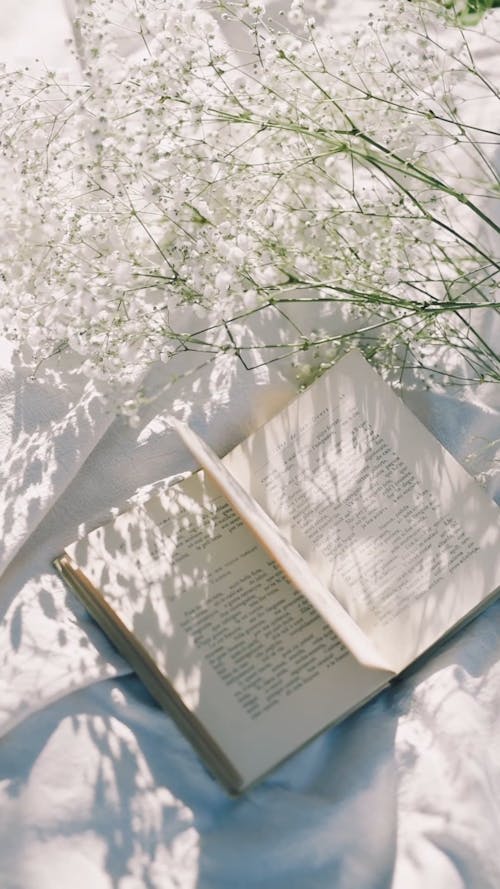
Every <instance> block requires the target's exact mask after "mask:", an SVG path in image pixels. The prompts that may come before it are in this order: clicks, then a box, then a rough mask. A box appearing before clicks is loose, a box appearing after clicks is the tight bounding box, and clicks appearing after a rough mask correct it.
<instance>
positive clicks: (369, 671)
mask: <svg viewBox="0 0 500 889" xmlns="http://www.w3.org/2000/svg"><path fill="white" fill-rule="evenodd" d="M176 425H177V429H178V432H179V434H180V435H181V436H182V438H183V440H184V442H185V444H186V445H187V447H188V448H189V449H190V451H191V452H192V454H193V455H194V456H195V458H196V460H197V461H198V463H199V464H200V466H201V467H202V468H201V470H200V471H199V472H197V473H195V474H193V475H191V476H190V477H189V478H187V479H184V480H183V481H181V482H180V483H178V484H175V485H173V486H171V487H165V488H164V489H163V490H161V491H160V492H159V493H158V494H156V495H155V496H153V497H152V498H151V499H150V500H148V501H147V502H146V503H144V504H141V505H138V506H135V507H134V508H132V509H130V510H129V511H127V512H124V513H122V514H121V515H119V516H118V517H117V518H116V519H115V520H114V521H112V522H110V523H108V524H107V525H104V526H102V527H100V528H97V529H96V530H95V531H93V532H92V533H90V534H89V535H88V536H87V537H85V538H83V539H81V540H79V541H77V542H76V543H74V544H72V545H71V546H68V547H67V548H66V550H65V552H64V553H63V555H62V556H61V557H60V558H59V559H57V561H56V565H57V567H58V569H59V570H60V571H61V573H62V574H63V576H64V577H65V578H66V579H67V580H68V582H69V583H70V585H71V586H72V588H73V589H74V590H75V591H76V593H77V594H78V596H79V597H80V598H81V599H82V600H83V602H84V604H85V605H86V607H87V608H88V610H89V611H90V613H91V614H92V615H93V617H94V618H95V619H96V621H97V622H98V623H99V624H100V626H101V627H102V629H103V630H104V631H105V633H107V635H108V636H109V637H110V639H111V641H112V642H113V643H114V644H115V645H116V647H117V648H118V650H119V651H120V652H121V653H122V654H123V655H124V657H125V658H126V659H127V660H128V661H129V663H130V664H131V666H132V667H133V668H134V669H135V670H136V671H137V673H138V674H139V676H140V677H141V678H142V680H143V681H144V683H145V684H146V685H147V687H148V688H149V690H150V691H151V692H152V694H153V695H154V697H155V698H156V699H157V700H158V702H159V703H160V705H161V706H163V707H164V708H165V709H166V710H167V711H168V712H169V713H171V714H172V715H173V716H174V718H176V719H177V721H178V723H179V725H180V726H181V727H182V728H183V729H184V731H185V732H186V734H187V735H188V736H189V738H190V739H191V740H192V742H193V744H194V745H195V746H196V747H197V749H198V750H199V751H200V753H201V754H202V756H203V757H204V759H205V761H206V763H207V764H208V766H209V767H210V769H211V770H212V771H213V772H214V773H215V774H216V775H218V776H219V778H220V779H221V780H222V781H223V782H224V783H225V785H226V786H227V787H228V788H229V789H230V790H232V791H235V792H239V791H241V790H243V789H244V788H246V787H247V786H248V785H249V784H251V783H253V782H254V781H256V780H257V779H258V778H259V777H261V776H262V775H263V774H265V773H266V772H267V771H269V770H270V769H271V768H272V767H273V766H275V765H277V763H279V762H280V761H281V760H282V759H284V758H285V757H286V756H288V755H289V754H291V753H292V752H293V751H295V750H296V749H297V748H298V747H300V746H301V745H303V744H304V743H305V742H306V741H308V740H309V739H311V738H312V737H313V736H315V735H316V734H317V733H318V732H320V731H321V730H322V729H324V728H325V727H326V726H328V725H330V724H331V723H333V722H335V721H338V720H340V719H342V718H344V717H345V716H346V715H347V714H349V713H350V712H352V711H353V710H355V709H356V708H358V707H360V706H361V705H362V704H363V703H364V702H365V701H367V700H368V699H370V698H371V697H372V696H373V695H375V694H377V693H378V692H379V691H381V689H383V688H384V687H385V686H386V685H387V684H388V683H389V682H390V681H391V679H392V678H393V677H395V676H396V675H398V674H399V673H400V672H401V671H402V670H404V669H406V668H407V667H408V666H409V665H410V664H412V663H413V662H414V660H415V659H417V658H418V657H420V656H421V655H422V654H423V653H424V652H427V651H428V650H429V649H430V648H431V647H432V646H433V645H434V644H435V643H436V642H437V641H438V640H440V639H442V638H443V636H444V635H446V634H447V633H449V632H450V631H452V630H454V629H456V628H457V626H458V625H459V624H461V623H463V622H464V621H465V620H467V619H469V618H470V617H471V616H472V615H473V614H474V613H475V612H477V611H478V610H479V609H482V608H484V607H485V606H486V604H487V603H488V602H489V601H490V599H491V598H492V597H493V596H494V595H495V592H496V590H497V586H498V584H499V583H500V522H499V517H500V513H499V510H498V508H497V507H496V506H495V504H494V503H493V502H492V501H491V500H490V499H489V498H488V496H487V495H486V493H485V492H484V491H483V490H482V488H481V487H480V486H479V485H478V484H477V483H476V482H474V481H473V479H471V478H470V476H469V475H468V474H467V473H466V472H465V471H464V470H463V469H462V468H461V467H460V466H459V464H458V463H457V462H456V461H455V460H454V459H453V458H452V457H451V456H450V455H449V454H448V453H447V452H446V451H445V449H444V448H443V447H442V446H441V445H440V444H439V442H438V441H437V440H436V439H435V438H434V437H433V436H432V435H431V434H430V433H429V432H428V431H427V430H426V429H425V427H424V426H423V425H422V424H421V423H420V422H419V421H418V420H417V419H416V418H415V417H414V416H413V414H412V413H411V412H410V411H409V410H408V409H407V408H406V407H405V406H404V404H403V403H402V402H401V400H400V399H399V398H398V397H397V396H396V395H395V394H394V393H393V392H392V390H391V389H390V387H389V386H387V385H386V384H385V383H384V382H383V381H382V380H381V379H380V377H379V376H378V375H377V374H376V373H375V371H374V370H373V369H372V368H371V367H370V366H369V365H368V364H367V362H366V361H365V360H364V359H363V358H362V356H361V355H360V354H359V353H357V352H350V353H349V354H348V355H347V356H345V357H344V358H343V359H342V360H341V361H339V362H338V363H337V365H336V366H335V367H334V368H333V369H331V370H330V371H328V372H327V373H325V374H324V375H323V376H322V377H321V378H320V379H318V380H316V382H314V383H313V385H312V386H311V387H310V388H309V389H307V390H306V391H305V392H303V393H302V394H301V395H299V396H298V397H297V398H296V399H295V400H293V401H292V402H291V404H289V405H288V407H286V408H285V409H284V410H283V411H281V412H280V413H279V414H277V415H276V416H275V417H274V418H273V419H271V420H270V421H269V422H267V423H266V424H265V425H264V426H262V427H261V428H260V429H259V430H257V432H255V433H254V434H253V435H251V436H250V437H249V438H248V439H246V440H245V441H244V442H243V443H242V444H241V445H239V446H238V447H237V448H235V449H234V450H233V451H231V453H230V454H228V455H227V456H226V457H224V459H222V460H220V459H219V458H218V457H217V456H216V455H215V454H214V453H213V452H212V451H211V450H210V449H209V448H208V447H207V445H206V444H204V443H203V442H202V441H201V439H200V438H199V437H198V436H197V435H196V434H195V433H194V432H193V431H192V430H191V429H189V428H188V427H187V426H185V425H182V424H176Z"/></svg>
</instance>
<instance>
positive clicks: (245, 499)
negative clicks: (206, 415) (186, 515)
mask: <svg viewBox="0 0 500 889" xmlns="http://www.w3.org/2000/svg"><path fill="white" fill-rule="evenodd" d="M172 428H174V429H175V430H176V431H177V433H178V434H179V436H180V437H181V439H182V441H183V442H184V444H185V445H186V447H187V448H188V450H189V451H190V453H191V454H192V455H193V457H194V458H195V459H196V460H197V461H198V463H199V464H200V466H201V467H202V469H203V470H204V471H205V472H206V473H207V475H209V476H210V478H211V479H212V481H213V482H214V483H215V484H216V486H217V487H218V488H219V490H220V491H221V492H222V493H223V494H224V496H225V497H226V499H227V501H228V502H229V503H230V504H231V506H232V507H233V509H234V511H235V512H236V513H237V514H238V515H239V516H240V518H241V519H242V521H243V522H244V523H245V525H246V526H247V527H248V528H249V529H250V530H251V531H252V533H253V534H254V536H255V537H256V538H257V540H258V541H259V543H260V545H261V546H262V547H263V548H264V549H265V550H266V552H267V553H268V554H269V555H270V556H271V557H272V558H273V559H274V561H275V562H276V563H277V564H278V565H279V567H280V568H281V570H282V571H283V573H284V574H285V575H286V577H287V578H288V580H289V581H290V583H292V584H293V586H294V587H296V589H297V590H299V592H300V593H302V595H303V596H305V597H306V598H307V599H308V601H309V602H310V603H311V605H312V606H313V607H314V608H315V610H316V611H317V612H318V613H319V614H320V615H321V617H322V618H323V620H324V621H325V622H326V623H327V624H328V625H329V626H330V627H331V629H332V630H333V631H334V632H335V633H336V634H337V636H338V637H339V639H340V640H341V641H342V642H343V643H344V645H345V646H346V647H347V648H348V649H349V651H350V652H351V654H353V655H354V657H355V658H356V660H357V661H358V662H359V663H360V664H362V665H363V666H365V667H367V668H368V669H370V670H379V671H382V672H384V673H386V674H387V675H388V677H391V676H395V675H396V672H397V671H396V670H395V669H394V667H393V666H391V664H390V663H389V662H388V661H387V660H386V658H385V657H384V656H383V654H382V653H381V652H380V651H379V650H378V649H377V647H376V646H375V645H374V643H373V642H372V640H371V639H370V638H369V637H368V636H367V635H366V634H365V633H364V632H363V630H362V629H361V628H360V627H359V626H358V624H357V623H356V622H355V621H354V620H353V618H352V617H351V615H350V614H349V613H348V612H347V611H346V610H345V608H343V607H342V605H341V604H340V602H338V601H337V599H336V598H335V596H334V595H333V594H332V593H331V592H330V591H329V590H328V589H327V587H326V586H324V584H323V583H322V582H321V581H320V580H319V579H318V578H317V577H316V576H315V574H314V573H313V571H312V570H311V568H310V566H309V564H308V563H307V562H306V560H305V559H304V558H303V557H302V556H301V555H300V554H299V553H298V552H297V551H296V550H295V549H294V547H293V546H291V544H290V543H289V542H288V540H287V539H286V538H285V537H284V536H283V534H282V533H281V531H280V529H279V528H278V526H277V525H276V524H275V523H274V522H273V520H272V519H271V518H270V517H269V516H268V515H267V513H266V512H265V511H264V510H263V509H262V507H261V506H260V504H259V503H257V501H256V500H254V499H253V497H251V496H250V494H248V492H247V491H246V490H245V489H244V488H243V487H242V486H241V484H240V482H239V481H238V480H237V478H236V477H235V476H234V475H233V474H232V473H231V472H230V471H229V470H228V469H227V467H226V466H225V465H224V463H223V461H222V460H221V459H220V457H218V456H217V454H215V453H214V451H212V449H211V448H210V447H209V446H208V445H207V444H206V442H204V441H203V439H201V438H200V437H199V435H197V433H196V432H194V430H193V429H191V428H190V426H188V425H187V423H183V422H181V421H180V420H173V421H172Z"/></svg>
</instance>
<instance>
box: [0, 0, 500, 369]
mask: <svg viewBox="0 0 500 889" xmlns="http://www.w3.org/2000/svg"><path fill="white" fill-rule="evenodd" d="M320 6H321V3H320V2H319V3H316V4H315V3H313V2H312V0H292V2H291V4H290V5H289V12H288V17H289V20H290V24H291V25H293V26H294V31H293V33H292V32H291V30H290V31H288V30H287V28H286V27H284V25H283V24H280V25H279V26H278V25H276V23H273V22H271V21H269V20H268V19H267V18H266V17H265V15H264V13H265V4H264V3H263V2H260V0H241V2H236V0H224V2H222V0H221V2H220V3H219V2H217V0H211V2H209V0H206V2H200V4H199V6H194V5H193V4H191V3H189V4H188V3H185V2H183V0H169V3H168V4H157V3H155V2H153V0H140V2H138V4H137V6H136V11H131V9H132V7H131V5H130V3H128V2H126V0H114V2H113V15H112V16H111V15H110V14H109V2H108V0H78V18H77V27H76V35H77V49H78V52H79V53H80V56H81V57H82V60H83V64H84V77H83V78H82V82H81V83H73V82H72V81H70V80H69V79H68V78H60V77H58V76H57V75H55V74H53V73H51V72H49V73H47V74H46V75H45V76H41V75H40V74H39V73H37V74H34V73H31V72H26V71H17V72H13V73H12V74H7V73H4V74H3V76H2V80H1V87H0V103H1V107H0V115H1V121H2V126H1V128H0V149H1V152H2V157H3V163H4V165H5V169H6V170H7V169H8V176H7V175H5V176H4V177H3V180H4V182H7V180H8V188H7V187H6V186H4V192H5V193H4V195H3V197H4V200H3V206H4V208H5V209H4V218H3V232H1V233H0V260H1V266H2V273H3V277H2V279H1V280H0V318H1V319H2V322H3V326H4V328H5V331H6V333H7V335H8V336H9V337H10V338H11V339H12V340H13V341H14V342H16V343H17V344H19V345H20V346H22V345H23V344H27V345H28V346H29V348H30V349H31V351H32V353H33V355H34V363H35V364H36V365H37V366H38V367H39V368H43V363H44V360H45V359H46V358H47V357H48V356H53V355H54V354H56V353H59V352H60V351H62V350H66V351H70V352H72V353H73V354H74V356H75V357H77V358H78V360H79V361H81V359H83V362H81V369H82V372H83V373H84V374H85V375H87V376H90V377H94V378H95V379H98V380H101V379H102V380H111V381H113V380H119V381H121V382H123V381H124V380H128V381H130V382H133V381H134V380H137V379H138V378H139V375H140V373H141V372H142V371H143V370H144V369H145V368H147V367H148V365H149V364H150V363H151V362H153V361H155V360H158V359H159V360H161V361H168V360H170V358H171V357H172V356H173V355H175V353H176V352H177V351H184V350H185V349H186V348H188V349H189V348H196V349H197V350H204V349H207V350H208V351H209V352H210V353H212V352H216V351H217V350H225V351H227V350H233V351H235V352H236V354H237V355H238V356H239V357H240V359H241V360H242V361H244V362H245V363H246V358H247V355H248V356H249V355H250V353H251V354H252V355H253V354H254V352H255V348H256V347H257V346H258V347H260V349H261V354H262V361H264V362H265V361H266V360H267V358H266V356H267V355H268V356H269V358H273V357H274V356H275V352H274V351H273V349H274V348H275V347H277V346H280V347H284V352H285V353H286V354H287V355H290V354H293V355H296V356H297V355H299V356H300V355H303V356H304V358H303V360H304V361H305V362H306V364H307V365H310V366H309V367H307V368H306V369H305V370H303V371H302V372H300V371H299V370H298V371H297V373H298V375H299V376H300V377H301V379H305V378H306V377H307V378H309V377H310V376H311V374H314V373H315V372H316V369H317V368H320V369H321V368H323V367H324V365H325V364H328V363H329V362H331V361H332V360H334V357H335V356H336V354H337V353H338V351H339V350H341V349H342V348H344V347H345V344H346V343H349V342H350V343H352V342H356V344H359V345H360V346H364V347H366V348H368V349H369V351H370V354H371V355H372V356H373V357H374V358H375V360H377V359H378V360H379V363H380V364H381V365H382V366H386V367H387V366H391V365H393V364H399V365H401V363H403V364H405V366H406V364H409V365H411V366H417V367H420V368H421V369H422V370H425V369H426V368H427V367H428V365H429V361H430V357H429V354H428V346H429V345H430V346H432V349H433V350H434V352H433V354H434V355H438V356H439V357H441V356H440V353H439V349H441V348H442V349H443V350H447V353H449V352H450V351H451V352H458V353H459V354H462V353H463V355H464V356H465V370H466V371H470V375H471V377H472V378H475V379H481V378H487V379H498V377H499V369H498V360H495V356H494V355H493V354H492V352H491V350H489V351H488V348H487V345H486V344H485V343H484V341H482V338H481V337H479V335H478V334H477V333H476V328H475V326H474V324H473V320H474V319H473V317H472V315H471V314H470V312H471V311H472V309H471V308H467V313H466V314H464V310H462V309H461V307H462V306H468V307H470V306H473V305H474V304H477V305H487V304H489V303H492V302H493V301H494V299H495V297H494V294H493V290H492V285H493V282H494V280H495V275H496V274H497V272H498V263H497V260H496V259H495V253H494V250H492V249H490V248H489V247H488V246H487V244H488V242H487V240H486V239H483V236H482V234H481V231H482V230H480V228H479V226H483V229H484V227H486V229H487V230H489V231H490V232H492V233H496V229H495V224H494V221H493V219H490V218H489V216H488V213H487V212H486V211H485V210H484V206H485V205H486V199H492V198H493V197H494V196H495V193H496V192H495V183H494V179H493V177H492V167H491V164H490V161H489V159H488V157H487V155H486V154H485V151H484V148H483V147H480V145H479V142H480V141H481V133H479V134H478V133H477V131H475V130H472V129H471V130H469V129H468V126H467V122H466V120H467V119H466V109H467V103H466V102H465V100H464V101H462V100H461V99H460V95H461V91H462V90H466V89H467V88H468V89H469V90H470V88H471V86H474V88H475V85H477V87H478V88H479V87H481V88H482V89H483V90H484V89H485V87H486V88H487V80H486V78H484V77H483V76H482V74H481V72H478V71H476V70H475V68H474V65H473V64H471V57H470V49H469V47H468V46H467V44H466V43H465V42H464V34H463V32H462V31H460V30H458V31H456V32H453V35H454V37H453V40H454V46H453V51H452V52H451V51H450V40H449V39H448V35H449V34H450V33H451V32H450V30H449V26H446V25H444V24H443V20H442V19H441V18H440V16H441V12H440V11H439V7H431V6H429V8H428V9H427V11H425V12H422V10H421V8H420V7H419V5H418V4H409V3H404V4H389V6H388V7H387V8H386V9H385V11H383V12H382V15H381V19H380V21H378V22H377V21H376V20H375V18H374V17H373V16H372V17H371V18H370V20H369V22H368V24H369V25H370V27H367V28H365V29H363V30H362V31H359V32H355V33H354V34H353V35H352V37H351V39H350V40H349V41H347V42H346V43H345V45H343V46H340V45H339V41H338V39H337V37H336V36H335V34H334V33H330V32H329V31H328V29H326V30H325V29H319V28H317V27H314V21H313V20H312V19H311V12H312V13H314V12H315V11H316V7H318V9H319V7H320ZM217 8H218V9H219V12H220V13H221V14H223V15H224V16H228V17H230V18H235V19H237V20H240V21H241V22H244V23H245V27H246V28H250V30H251V31H252V33H253V41H254V47H255V53H254V56H253V58H252V59H251V60H250V61H249V60H248V59H246V58H245V60H244V62H243V63H242V61H241V59H238V58H236V57H235V55H234V53H232V52H230V51H229V50H228V49H227V47H226V46H225V44H224V42H223V40H222V38H221V36H220V34H219V31H218V27H217V22H216V20H215V18H214V17H213V15H211V14H210V13H209V12H208V11H207V10H208V9H210V10H211V11H212V12H214V10H216V9H217ZM296 25H301V27H299V28H297V27H295V26H296ZM446 28H448V30H446ZM134 34H135V36H136V39H138V40H139V43H138V44H137V45H136V47H135V50H136V51H135V52H134V53H129V50H130V46H129V41H130V39H131V36H130V35H134ZM444 36H446V40H447V41H448V43H447V45H444V46H443V47H440V39H441V37H444ZM137 46H140V48H139V49H137ZM458 75H460V76H458ZM493 94H494V90H493V89H492V90H491V91H490V96H491V95H493ZM490 136H491V134H490ZM464 160H466V161H467V162H468V163H469V162H470V164H471V165H472V179H471V182H470V183H468V182H466V181H464V179H463V178H461V176H460V175H459V173H458V171H459V170H460V169H461V165H462V162H463V161H464ZM479 194H480V195H481V202H479V200H478V199H477V198H476V195H479ZM476 223H477V225H476ZM474 226H475V227H474ZM478 311H479V309H478ZM306 314H307V317H306ZM311 318H312V321H311ZM474 318H475V316H474ZM303 328H304V329H303ZM242 331H243V333H242ZM244 331H247V334H248V336H246V335H245V333H244ZM464 332H465V333H466V334H467V339H466V340H465V339H464V338H463V334H464ZM461 348H462V353H461V352H460V349H461ZM266 350H269V351H266ZM401 356H403V357H401ZM249 363H250V358H249ZM462 370H463V367H462ZM301 374H302V376H301Z"/></svg>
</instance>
